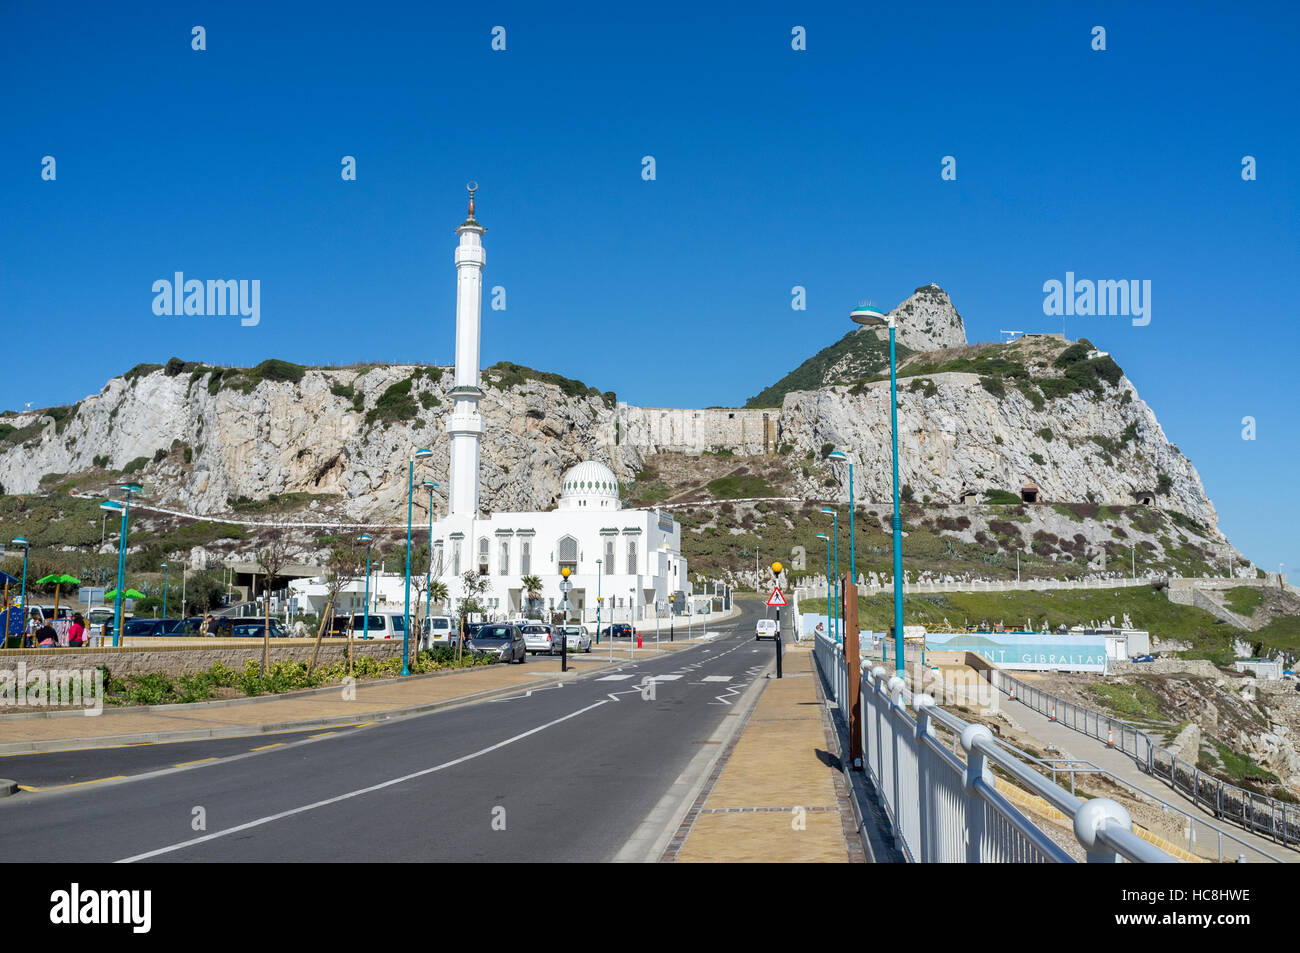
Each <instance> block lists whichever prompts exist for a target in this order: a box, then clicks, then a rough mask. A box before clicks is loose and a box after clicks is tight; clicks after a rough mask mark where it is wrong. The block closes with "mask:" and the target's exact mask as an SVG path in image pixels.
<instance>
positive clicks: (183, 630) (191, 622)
mask: <svg viewBox="0 0 1300 953" xmlns="http://www.w3.org/2000/svg"><path fill="white" fill-rule="evenodd" d="M202 624H203V616H201V615H196V616H191V617H190V618H188V619H178V620H176V624H175V625H173V626H172V627H171V628H170V629H168V630H167V634H168V635H198V634H199V626H201V625H202Z"/></svg>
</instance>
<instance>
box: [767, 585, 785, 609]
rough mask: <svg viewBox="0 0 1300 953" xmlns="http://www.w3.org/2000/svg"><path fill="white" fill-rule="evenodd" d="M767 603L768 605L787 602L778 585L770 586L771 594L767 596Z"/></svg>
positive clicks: (781, 604)
mask: <svg viewBox="0 0 1300 953" xmlns="http://www.w3.org/2000/svg"><path fill="white" fill-rule="evenodd" d="M767 604H768V605H769V606H783V605H787V604H788V603H787V602H786V601H785V594H784V593H782V592H781V587H780V586H773V587H772V594H771V595H770V596H768V597H767Z"/></svg>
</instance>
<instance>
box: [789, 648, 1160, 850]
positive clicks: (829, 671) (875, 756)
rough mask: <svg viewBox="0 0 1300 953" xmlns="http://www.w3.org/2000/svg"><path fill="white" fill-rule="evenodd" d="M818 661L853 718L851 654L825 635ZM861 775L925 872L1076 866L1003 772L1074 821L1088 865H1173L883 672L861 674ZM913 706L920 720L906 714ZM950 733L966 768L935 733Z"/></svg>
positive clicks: (1110, 810) (1113, 807) (981, 731)
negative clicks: (935, 867)
mask: <svg viewBox="0 0 1300 953" xmlns="http://www.w3.org/2000/svg"><path fill="white" fill-rule="evenodd" d="M813 651H814V657H815V659H816V662H817V668H818V670H819V671H820V673H821V676H822V679H823V682H824V684H825V685H826V686H827V690H828V691H829V692H830V693H831V694H832V695H833V696H834V698H835V701H836V702H837V703H838V705H839V707H840V710H841V711H843V712H845V713H846V716H847V710H848V697H847V696H848V694H849V691H848V665H847V663H846V659H845V657H844V651H843V649H842V647H841V646H839V645H837V644H836V643H835V642H833V641H832V640H831V639H829V638H825V637H821V636H819V637H818V638H817V641H816V644H815V646H814V650H813ZM859 700H860V703H861V706H862V708H861V711H862V717H861V732H862V734H861V741H862V750H863V755H864V759H865V765H864V767H865V768H866V770H867V771H868V773H869V775H870V777H871V780H872V781H873V783H874V784H875V787H876V790H877V791H878V792H879V795H880V799H881V802H882V803H883V805H884V808H885V812H886V814H887V815H888V817H889V822H890V824H891V825H892V827H893V834H894V837H895V840H896V841H897V842H898V845H899V848H900V850H901V851H902V853H903V854H904V856H905V857H906V858H907V859H908V860H909V861H915V862H921V863H1073V857H1072V856H1071V855H1070V854H1069V853H1068V852H1067V851H1066V850H1065V849H1064V848H1063V847H1061V846H1060V845H1059V844H1058V843H1057V842H1056V841H1055V840H1054V839H1053V838H1051V837H1050V836H1048V835H1047V834H1046V833H1045V832H1044V831H1042V830H1041V829H1039V828H1038V827H1037V826H1036V825H1035V824H1034V822H1032V821H1031V820H1030V819H1029V818H1028V817H1026V816H1025V814H1024V813H1022V812H1021V811H1020V810H1019V808H1017V807H1016V806H1015V805H1014V804H1013V803H1012V802H1011V801H1010V800H1009V799H1008V798H1007V797H1006V796H1004V795H1003V794H1002V793H1001V792H1000V791H998V790H997V787H996V783H995V779H994V776H993V771H992V767H993V766H994V765H996V766H997V767H998V768H1000V769H1002V770H1003V771H1004V772H1006V773H1007V775H1009V776H1010V777H1011V778H1012V779H1013V780H1014V781H1015V782H1016V783H1017V784H1018V785H1019V786H1020V787H1022V788H1025V789H1028V790H1029V791H1031V792H1032V793H1033V794H1037V795H1038V796H1039V797H1042V798H1043V799H1044V800H1046V801H1047V802H1048V803H1049V804H1051V805H1052V806H1053V807H1055V808H1056V809H1057V810H1059V811H1061V812H1063V813H1064V814H1066V815H1067V816H1068V817H1070V818H1071V819H1072V820H1073V829H1074V835H1075V837H1076V838H1077V839H1078V842H1079V844H1080V845H1081V846H1082V848H1083V850H1084V853H1085V854H1086V856H1087V858H1088V862H1089V863H1117V862H1120V861H1121V860H1130V861H1134V862H1138V863H1168V862H1171V861H1172V860H1173V858H1171V857H1170V856H1169V855H1168V854H1166V853H1164V852H1163V851H1161V850H1159V849H1157V848H1156V847H1154V846H1153V845H1151V844H1150V843H1148V842H1147V841H1145V840H1143V839H1142V838H1140V837H1138V835H1137V834H1135V833H1134V832H1133V825H1132V821H1131V819H1130V817H1129V814H1128V812H1127V811H1126V810H1125V809H1124V808H1123V807H1122V806H1121V805H1120V804H1118V803H1116V802H1115V801H1112V800H1110V799H1108V798H1093V799H1091V800H1088V801H1084V800H1081V799H1080V798H1077V797H1075V796H1074V795H1073V794H1071V793H1070V792H1068V791H1066V790H1065V789H1064V788H1061V787H1059V786H1058V785H1056V784H1054V783H1052V782H1051V781H1049V780H1048V779H1047V778H1045V777H1043V776H1042V775H1041V774H1039V773H1038V772H1037V771H1035V770H1034V769H1033V768H1031V767H1030V766H1029V765H1028V764H1026V763H1025V762H1023V761H1022V760H1021V759H1020V758H1018V757H1017V756H1016V755H1014V754H1012V753H1011V752H1009V751H1007V750H1006V749H1004V748H1002V747H1000V746H999V745H998V744H997V743H996V742H995V741H994V739H993V733H992V732H991V731H989V729H988V728H986V727H984V726H983V725H975V724H968V723H967V722H965V721H963V720H962V719H960V718H958V717H957V716H955V715H953V714H950V713H949V712H946V711H944V710H943V709H941V708H938V707H936V706H935V704H934V699H933V698H931V697H930V696H928V695H913V694H912V693H910V692H908V691H907V688H906V686H905V685H904V683H903V680H902V679H901V678H897V677H893V678H890V679H889V680H888V681H886V672H885V670H884V668H880V667H878V668H876V669H874V670H871V671H866V670H864V672H863V678H862V686H861V693H860V696H859ZM909 704H910V705H911V706H912V711H913V712H914V713H915V717H913V716H912V715H910V714H908V705H909ZM936 725H939V726H941V727H942V728H944V729H946V730H947V731H950V732H952V733H953V734H954V735H955V737H956V738H957V739H959V745H960V747H961V749H962V750H963V751H964V752H965V755H966V760H965V762H963V761H961V760H960V759H959V758H958V757H957V756H956V754H954V753H953V752H952V751H949V750H948V746H947V745H946V744H944V743H942V742H941V741H940V740H939V739H938V737H937V736H936V734H935V726H936Z"/></svg>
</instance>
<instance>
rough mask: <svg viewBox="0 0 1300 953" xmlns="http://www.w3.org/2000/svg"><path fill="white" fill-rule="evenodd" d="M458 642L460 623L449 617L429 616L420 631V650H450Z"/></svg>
mask: <svg viewBox="0 0 1300 953" xmlns="http://www.w3.org/2000/svg"><path fill="white" fill-rule="evenodd" d="M459 640H460V622H459V620H457V619H455V618H453V617H452V616H449V615H435V616H430V617H429V618H427V619H425V620H424V624H423V625H422V626H421V630H420V648H421V649H432V648H452V649H454V648H455V647H456V643H457V642H458V641H459Z"/></svg>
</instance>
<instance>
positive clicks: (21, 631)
mask: <svg viewBox="0 0 1300 953" xmlns="http://www.w3.org/2000/svg"><path fill="white" fill-rule="evenodd" d="M14 545H15V546H21V547H22V548H23V595H22V606H23V619H22V623H23V627H22V628H21V629H19V630H18V644H19V645H22V644H23V634H24V633H25V632H26V631H27V551H28V550H29V549H31V546H32V544H31V543H29V542H27V538H26V537H25V536H19V537H18V538H17V539H15V540H14ZM8 637H9V620H8V618H7V617H6V619H5V638H6V639H8ZM0 644H4V643H0Z"/></svg>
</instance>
